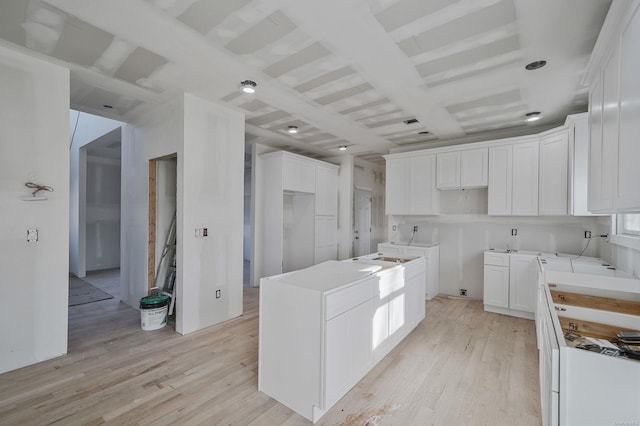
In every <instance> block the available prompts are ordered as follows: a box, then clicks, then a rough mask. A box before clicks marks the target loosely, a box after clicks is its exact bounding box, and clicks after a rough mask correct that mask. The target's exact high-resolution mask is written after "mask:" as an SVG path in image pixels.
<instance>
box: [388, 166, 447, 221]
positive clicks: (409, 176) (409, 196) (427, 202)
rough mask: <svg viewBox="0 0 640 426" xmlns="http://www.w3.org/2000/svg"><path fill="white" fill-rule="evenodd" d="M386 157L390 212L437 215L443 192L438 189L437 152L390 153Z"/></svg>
mask: <svg viewBox="0 0 640 426" xmlns="http://www.w3.org/2000/svg"><path fill="white" fill-rule="evenodd" d="M385 159H386V160H387V178H386V179H387V183H386V212H387V214H396V215H407V214H409V215H435V214H438V212H439V207H440V195H439V193H438V191H437V190H436V156H435V154H430V155H427V154H413V155H411V156H407V155H406V154H405V155H404V156H394V155H389V156H385Z"/></svg>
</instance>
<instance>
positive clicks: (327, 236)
mask: <svg viewBox="0 0 640 426" xmlns="http://www.w3.org/2000/svg"><path fill="white" fill-rule="evenodd" d="M337 258H338V221H337V218H336V216H316V217H315V251H314V264H318V263H322V262H325V261H327V260H336V259H337Z"/></svg>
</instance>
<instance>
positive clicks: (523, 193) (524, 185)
mask: <svg viewBox="0 0 640 426" xmlns="http://www.w3.org/2000/svg"><path fill="white" fill-rule="evenodd" d="M538 149H539V144H538V140H534V141H531V142H526V143H519V144H514V145H513V198H512V204H511V214H512V215H514V216H535V215H537V214H538Z"/></svg>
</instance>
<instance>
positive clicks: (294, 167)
mask: <svg viewBox="0 0 640 426" xmlns="http://www.w3.org/2000/svg"><path fill="white" fill-rule="evenodd" d="M281 164H282V189H283V190H285V191H294V192H308V193H311V194H313V193H314V192H315V191H316V168H315V164H314V163H312V162H310V161H309V159H307V158H304V157H300V156H294V155H292V154H289V153H282V163H281Z"/></svg>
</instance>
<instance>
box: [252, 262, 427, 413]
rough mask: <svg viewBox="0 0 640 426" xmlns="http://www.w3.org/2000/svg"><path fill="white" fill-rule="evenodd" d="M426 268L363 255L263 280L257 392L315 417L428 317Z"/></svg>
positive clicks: (422, 264) (298, 411) (417, 264)
mask: <svg viewBox="0 0 640 426" xmlns="http://www.w3.org/2000/svg"><path fill="white" fill-rule="evenodd" d="M363 263H364V264H365V265H366V266H367V268H363ZM376 267H377V268H379V270H378V271H377V272H371V271H372V270H375V268H376ZM372 268H374V269H372ZM424 273H425V271H424V259H422V258H419V259H415V260H413V261H411V262H407V263H405V264H396V263H390V262H383V261H375V260H366V259H364V260H359V261H352V260H348V261H344V262H337V261H329V262H325V263H321V264H319V265H315V266H313V267H311V268H307V269H303V270H300V271H295V272H291V273H288V274H282V275H278V276H274V277H269V278H263V279H262V280H261V281H260V315H259V317H260V330H259V338H260V341H259V360H258V389H259V390H260V391H262V392H264V393H266V394H267V395H269V396H271V397H273V398H274V399H276V400H277V401H279V402H280V403H282V404H284V405H286V406H287V407H289V408H291V409H292V410H294V411H296V412H297V413H299V414H300V415H302V416H304V417H305V418H307V419H309V420H311V421H312V422H314V423H315V422H316V421H318V419H320V417H321V416H322V415H323V414H324V413H326V411H328V410H329V409H330V408H331V407H332V406H333V405H334V404H335V403H336V402H337V401H338V400H339V399H340V398H342V396H344V394H345V393H347V392H348V391H349V390H350V389H351V388H352V387H353V386H354V385H356V384H357V383H358V381H359V380H360V379H362V377H364V375H365V374H367V372H368V371H369V370H370V369H371V368H373V366H374V365H375V364H376V363H377V362H378V361H379V360H380V359H382V358H383V357H384V356H386V355H387V353H388V352H389V351H391V350H392V349H393V348H394V347H395V346H396V345H397V344H398V343H399V342H400V341H402V339H404V337H406V336H407V334H409V333H410V332H411V330H413V328H415V326H416V325H417V324H418V323H419V322H420V321H421V320H422V319H423V318H424V299H422V297H420V296H421V295H422V293H423V292H424V287H423V286H424ZM416 295H418V296H419V297H415V296H416Z"/></svg>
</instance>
